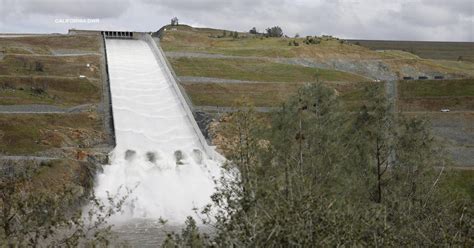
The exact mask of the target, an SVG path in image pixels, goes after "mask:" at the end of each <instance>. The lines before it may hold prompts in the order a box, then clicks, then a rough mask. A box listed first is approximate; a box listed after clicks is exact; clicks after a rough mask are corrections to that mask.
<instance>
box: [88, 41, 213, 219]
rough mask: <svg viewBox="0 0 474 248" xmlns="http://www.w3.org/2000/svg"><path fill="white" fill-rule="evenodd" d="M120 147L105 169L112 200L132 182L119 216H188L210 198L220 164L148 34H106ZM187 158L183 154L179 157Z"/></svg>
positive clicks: (100, 187) (101, 188)
mask: <svg viewBox="0 0 474 248" xmlns="http://www.w3.org/2000/svg"><path fill="white" fill-rule="evenodd" d="M106 46H107V56H108V65H109V76H110V88H111V93H112V104H113V105H112V109H113V115H114V122H115V134H116V143H117V146H116V148H115V149H114V151H113V155H112V163H111V165H108V166H105V168H104V173H103V174H101V175H99V176H98V181H97V184H96V189H95V193H96V195H97V197H99V198H101V199H106V197H107V193H106V192H107V191H108V192H110V193H112V194H114V193H115V192H116V191H117V189H118V188H120V187H121V186H123V187H127V188H132V189H133V192H132V194H131V196H130V201H129V202H128V203H127V204H126V205H125V207H124V213H123V214H122V215H121V216H119V217H118V219H119V221H120V220H125V221H127V220H131V219H136V218H147V219H158V218H160V217H161V218H164V219H166V220H168V221H169V222H171V223H183V221H184V220H185V218H186V217H187V216H189V215H193V213H194V211H193V208H195V207H198V208H199V207H203V206H204V205H205V204H207V203H209V202H210V198H209V196H210V195H211V194H212V193H213V191H214V186H215V185H214V181H213V177H217V176H219V172H220V169H219V168H220V167H219V163H218V162H216V161H213V160H211V159H209V158H208V156H207V155H208V154H205V152H204V150H205V149H203V145H202V144H201V143H200V142H199V138H198V136H197V133H196V131H195V130H194V129H193V126H192V124H191V120H190V119H189V118H188V117H187V115H186V111H185V110H184V107H183V105H182V104H181V102H180V101H179V98H178V96H177V94H178V93H177V92H176V91H175V90H174V88H173V87H172V85H171V82H169V80H167V78H166V76H165V75H166V74H165V71H164V68H163V67H162V65H161V64H162V63H159V62H158V61H157V59H156V58H155V57H154V55H153V53H152V50H151V48H150V46H149V45H148V44H147V43H146V42H145V41H142V40H115V39H111V40H106ZM180 157H182V158H180Z"/></svg>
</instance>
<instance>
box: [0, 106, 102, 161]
mask: <svg viewBox="0 0 474 248" xmlns="http://www.w3.org/2000/svg"><path fill="white" fill-rule="evenodd" d="M74 129H81V130H89V131H96V132H102V129H103V126H102V124H101V121H100V120H98V119H97V118H89V114H88V113H80V114H41V115H40V114H15V115H11V114H10V115H9V114H0V154H5V155H33V154H35V153H37V152H39V151H44V150H48V149H51V148H60V147H64V145H65V144H66V143H73V144H76V145H77V144H79V143H81V137H78V136H77V135H76V134H75V133H74V132H72V130H74ZM96 135H100V134H97V133H96ZM98 138H99V139H100V136H99V137H98ZM83 146H84V147H87V145H83Z"/></svg>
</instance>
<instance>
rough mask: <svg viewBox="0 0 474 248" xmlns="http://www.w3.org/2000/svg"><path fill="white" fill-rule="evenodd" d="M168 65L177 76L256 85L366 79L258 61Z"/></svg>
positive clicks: (192, 60)
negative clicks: (238, 81)
mask: <svg viewBox="0 0 474 248" xmlns="http://www.w3.org/2000/svg"><path fill="white" fill-rule="evenodd" d="M170 62H171V64H172V66H173V68H174V70H175V71H176V73H177V74H178V76H195V77H213V78H223V79H237V80H248V81H259V82H315V81H316V78H317V77H318V78H319V79H320V80H323V81H347V82H357V81H365V80H366V79H365V78H363V77H361V76H357V75H354V74H350V73H346V72H341V71H334V70H324V69H317V68H309V67H304V66H298V65H288V64H280V63H273V62H269V61H266V60H259V59H246V60H242V59H207V58H175V59H170Z"/></svg>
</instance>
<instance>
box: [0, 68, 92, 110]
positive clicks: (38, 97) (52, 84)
mask: <svg viewBox="0 0 474 248" xmlns="http://www.w3.org/2000/svg"><path fill="white" fill-rule="evenodd" d="M38 87H41V88H44V90H45V92H44V93H41V94H38V93H37V92H35V91H34V90H33V89H34V88H38ZM100 91H101V89H100V88H98V87H97V86H96V85H94V84H93V83H91V82H90V81H89V80H88V79H79V78H48V77H15V76H11V77H0V105H15V104H52V105H58V106H64V107H71V106H76V105H81V104H91V103H98V102H100V100H101V95H100Z"/></svg>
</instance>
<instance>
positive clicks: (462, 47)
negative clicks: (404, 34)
mask: <svg viewBox="0 0 474 248" xmlns="http://www.w3.org/2000/svg"><path fill="white" fill-rule="evenodd" d="M350 42H351V43H357V44H360V45H361V46H364V47H367V48H370V49H373V50H401V51H407V52H410V53H413V54H416V55H418V56H420V57H421V58H426V59H442V60H457V59H458V58H459V56H462V57H463V59H464V60H465V61H471V62H474V42H429V41H377V40H351V41H350Z"/></svg>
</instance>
